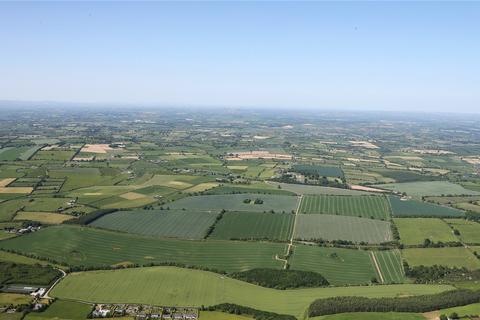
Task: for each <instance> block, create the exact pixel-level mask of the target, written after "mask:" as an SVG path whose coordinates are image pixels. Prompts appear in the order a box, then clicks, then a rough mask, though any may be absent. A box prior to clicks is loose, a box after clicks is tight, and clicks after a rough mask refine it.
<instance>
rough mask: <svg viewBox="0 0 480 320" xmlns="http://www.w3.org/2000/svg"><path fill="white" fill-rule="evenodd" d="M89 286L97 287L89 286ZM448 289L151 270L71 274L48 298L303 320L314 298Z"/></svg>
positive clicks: (446, 288)
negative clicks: (277, 284) (232, 306)
mask: <svg viewBox="0 0 480 320" xmlns="http://www.w3.org/2000/svg"><path fill="white" fill-rule="evenodd" d="M92 283H95V284H96V285H95V286H92V285H91V284H92ZM450 289H452V287H450V286H446V285H385V286H361V287H340V288H311V289H296V290H275V289H269V288H263V287H259V286H255V285H252V284H249V283H246V282H242V281H238V280H234V279H230V278H227V277H225V276H222V275H219V274H215V273H211V272H205V271H199V270H189V269H181V268H175V267H152V268H142V269H123V270H115V271H91V272H83V273H74V274H70V275H68V276H67V277H66V278H65V279H64V280H62V281H61V282H60V283H59V284H58V285H57V286H56V287H55V288H54V290H53V291H52V295H53V296H55V297H58V298H65V299H73V300H83V301H92V302H94V301H101V302H115V303H119V302H130V303H145V304H153V305H169V306H201V305H205V306H208V305H215V304H219V303H226V302H231V303H236V304H239V305H243V306H247V307H252V308H256V309H259V310H266V311H272V312H277V313H281V314H291V315H295V316H297V317H298V318H299V319H302V318H303V317H304V314H305V311H306V309H307V307H308V306H309V304H310V303H311V302H312V301H313V300H315V299H318V298H326V297H332V296H338V295H349V296H366V297H383V296H397V295H407V294H411V295H418V294H428V293H436V292H441V291H445V290H450Z"/></svg>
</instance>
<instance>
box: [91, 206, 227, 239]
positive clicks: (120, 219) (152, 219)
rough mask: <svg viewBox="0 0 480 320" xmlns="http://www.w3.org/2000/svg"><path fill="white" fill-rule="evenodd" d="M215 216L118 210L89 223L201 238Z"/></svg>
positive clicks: (144, 233) (161, 235)
mask: <svg viewBox="0 0 480 320" xmlns="http://www.w3.org/2000/svg"><path fill="white" fill-rule="evenodd" d="M217 215H218V214H217V213H211V212H201V211H198V212H195V211H183V210H132V211H118V212H115V213H111V214H108V215H105V216H103V217H101V218H100V219H97V220H95V221H93V223H91V225H92V226H94V227H100V228H104V229H111V230H118V231H124V232H129V233H136V234H141V235H147V236H157V237H171V238H184V239H203V237H204V236H205V234H206V232H207V230H208V228H209V227H210V226H211V225H212V224H213V223H214V222H215V219H216V218H217Z"/></svg>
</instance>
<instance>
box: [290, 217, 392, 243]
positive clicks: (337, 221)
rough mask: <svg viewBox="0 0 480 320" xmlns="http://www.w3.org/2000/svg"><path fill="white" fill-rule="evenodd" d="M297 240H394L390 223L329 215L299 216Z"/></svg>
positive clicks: (296, 230)
mask: <svg viewBox="0 0 480 320" xmlns="http://www.w3.org/2000/svg"><path fill="white" fill-rule="evenodd" d="M294 232H295V239H303V240H312V239H323V240H329V241H334V240H348V241H353V242H367V243H382V242H389V241H391V240H392V232H391V229H390V222H387V221H380V220H374V219H366V218H357V217H349V216H340V215H339V216H335V215H328V214H299V215H298V216H297V223H296V225H295V231H294Z"/></svg>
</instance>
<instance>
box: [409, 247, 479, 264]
mask: <svg viewBox="0 0 480 320" xmlns="http://www.w3.org/2000/svg"><path fill="white" fill-rule="evenodd" d="M402 257H403V259H405V260H406V261H407V262H408V264H409V265H410V266H421V265H424V266H433V265H442V266H448V267H465V268H467V269H470V270H477V269H480V260H478V259H477V258H476V257H475V256H474V255H473V253H472V252H470V250H468V249H466V248H464V247H455V248H413V249H404V250H402Z"/></svg>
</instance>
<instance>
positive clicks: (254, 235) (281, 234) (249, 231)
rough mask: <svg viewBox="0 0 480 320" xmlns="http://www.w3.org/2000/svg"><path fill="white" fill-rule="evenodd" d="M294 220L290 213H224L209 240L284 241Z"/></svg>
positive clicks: (288, 236)
mask: <svg viewBox="0 0 480 320" xmlns="http://www.w3.org/2000/svg"><path fill="white" fill-rule="evenodd" d="M294 219H295V215H293V214H291V213H263V212H226V213H224V214H223V217H222V219H221V220H220V221H218V222H217V224H216V225H215V229H214V230H213V232H212V234H211V235H210V237H209V238H211V239H222V240H229V239H269V240H281V241H285V240H288V239H289V238H290V236H291V233H292V228H293V221H294Z"/></svg>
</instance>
